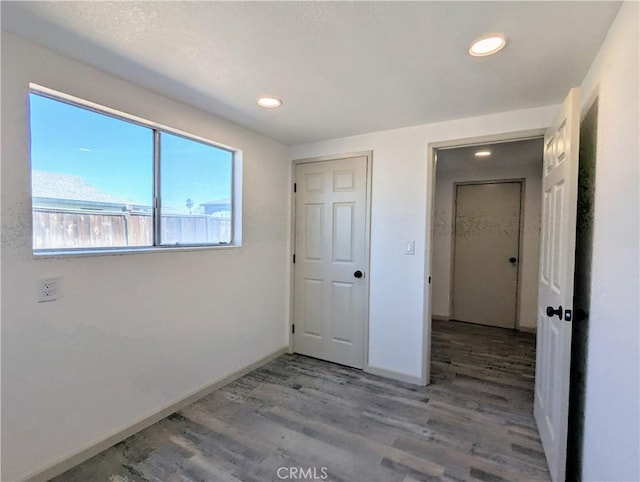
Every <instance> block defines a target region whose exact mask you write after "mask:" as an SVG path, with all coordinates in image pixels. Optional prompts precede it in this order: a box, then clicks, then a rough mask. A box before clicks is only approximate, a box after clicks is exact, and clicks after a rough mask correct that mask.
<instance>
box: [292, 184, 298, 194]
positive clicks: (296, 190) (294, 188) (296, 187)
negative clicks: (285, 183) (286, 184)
mask: <svg viewBox="0 0 640 482" xmlns="http://www.w3.org/2000/svg"><path fill="white" fill-rule="evenodd" d="M293 192H298V183H297V182H294V183H293Z"/></svg>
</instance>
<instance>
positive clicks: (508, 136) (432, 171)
mask: <svg viewBox="0 0 640 482" xmlns="http://www.w3.org/2000/svg"><path fill="white" fill-rule="evenodd" d="M546 130H547V128H546V127H542V128H539V129H527V130H521V131H511V132H509V131H507V132H501V133H497V134H488V135H484V136H476V137H463V138H453V139H446V140H440V141H433V142H427V179H426V183H427V209H426V211H427V216H426V220H425V221H426V222H425V238H424V239H425V253H424V264H425V266H424V273H425V277H426V278H428V279H431V276H432V272H431V271H432V270H431V267H432V266H433V218H434V216H433V210H434V206H435V192H436V163H437V161H438V155H437V151H438V149H447V148H454V147H467V146H474V145H478V144H491V143H497V142H512V141H524V140H527V139H534V138H540V137H544V134H545V132H546ZM431 286H432V284H431V282H428V283H425V284H424V287H425V288H424V296H423V299H424V309H423V312H424V320H423V333H424V337H425V340H424V343H423V351H422V384H423V385H428V384H429V383H430V381H431V306H432V288H431Z"/></svg>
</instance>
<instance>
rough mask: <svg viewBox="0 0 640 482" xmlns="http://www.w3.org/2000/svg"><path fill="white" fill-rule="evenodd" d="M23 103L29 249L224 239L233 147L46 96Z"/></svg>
mask: <svg viewBox="0 0 640 482" xmlns="http://www.w3.org/2000/svg"><path fill="white" fill-rule="evenodd" d="M60 95H62V94H60ZM29 100H30V121H31V188H32V205H33V249H34V252H35V253H47V252H60V251H63V250H65V251H67V250H80V251H87V250H100V251H101V250H107V249H120V250H122V249H127V250H128V249H131V250H133V249H140V248H149V247H170V246H174V247H175V246H212V245H213V246H219V245H226V244H232V243H233V171H234V162H235V154H236V152H235V151H233V150H230V149H226V148H222V147H218V146H216V145H214V144H213V143H208V142H206V141H202V140H199V139H195V138H193V137H190V136H188V135H184V134H181V133H180V134H178V133H174V132H169V130H168V129H163V128H158V127H157V126H155V125H152V124H151V123H149V124H145V123H144V122H138V121H132V120H129V119H126V118H125V116H124V114H122V115H118V114H116V113H113V112H110V111H108V110H107V109H104V110H102V109H101V108H96V107H95V106H91V107H87V106H84V105H81V104H80V102H81V101H77V100H75V99H73V100H68V99H67V98H64V99H63V98H60V97H58V96H56V95H55V94H53V93H51V92H49V91H48V90H47V91H39V90H32V91H31V93H30V98H29Z"/></svg>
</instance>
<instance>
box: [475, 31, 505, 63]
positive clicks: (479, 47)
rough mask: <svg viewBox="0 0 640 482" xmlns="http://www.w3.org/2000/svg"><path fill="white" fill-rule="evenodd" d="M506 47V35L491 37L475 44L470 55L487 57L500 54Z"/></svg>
mask: <svg viewBox="0 0 640 482" xmlns="http://www.w3.org/2000/svg"><path fill="white" fill-rule="evenodd" d="M505 45H507V39H506V38H505V37H504V35H495V34H494V35H489V36H487V37H483V38H481V39H479V40H476V41H475V42H473V44H471V47H469V55H473V56H474V57H485V56H487V55H492V54H495V53H496V52H499V51H500V50H502V49H503V48H504V46H505Z"/></svg>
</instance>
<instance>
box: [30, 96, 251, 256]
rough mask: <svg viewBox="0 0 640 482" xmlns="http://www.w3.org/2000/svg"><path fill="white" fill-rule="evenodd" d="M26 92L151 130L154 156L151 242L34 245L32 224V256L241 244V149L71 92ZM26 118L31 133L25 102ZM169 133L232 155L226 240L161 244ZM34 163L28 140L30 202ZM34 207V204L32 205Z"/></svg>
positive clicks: (199, 247) (205, 247) (173, 249)
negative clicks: (163, 171)
mask: <svg viewBox="0 0 640 482" xmlns="http://www.w3.org/2000/svg"><path fill="white" fill-rule="evenodd" d="M28 94H29V95H31V94H35V95H39V96H41V97H45V98H48V99H51V100H54V101H57V102H62V103H64V104H67V105H70V106H73V107H76V108H80V109H84V110H88V111H91V112H95V113H97V114H101V115H105V116H108V117H111V118H113V119H116V120H118V121H121V122H127V123H130V124H135V125H138V126H141V127H144V128H147V129H150V130H151V131H152V136H153V146H152V149H153V159H152V160H151V161H152V183H153V186H152V206H151V212H152V233H153V234H152V243H153V244H151V245H148V246H105V247H81V248H34V247H33V224H32V233H31V251H32V253H33V255H34V256H35V257H58V256H95V255H108V254H133V253H145V252H165V251H200V250H211V249H229V248H238V247H241V246H242V232H241V226H242V223H241V211H242V200H241V198H240V195H241V192H242V187H241V186H240V185H239V184H238V183H239V182H241V178H242V176H241V172H242V170H241V162H242V151H241V150H240V149H237V148H234V147H230V146H227V145H225V144H222V143H220V142H215V141H212V140H210V139H207V138H204V137H200V136H198V135H195V134H191V133H189V132H185V131H182V130H179V129H175V128H172V127H169V126H166V125H163V124H159V123H157V122H153V121H149V120H147V119H144V118H141V117H138V116H135V115H132V114H127V113H125V112H122V111H119V110H116V109H113V108H110V107H106V106H104V105H101V104H97V103H95V102H91V101H88V100H85V99H81V98H79V97H75V96H73V95H70V94H66V93H63V92H60V91H57V90H54V89H50V88H48V87H44V86H42V85H39V84H35V83H29V90H28ZM28 121H29V132H30V133H31V105H30V103H28ZM163 133H165V134H169V135H174V136H179V137H182V138H184V139H186V140H189V141H193V142H197V143H199V144H204V145H206V146H209V147H213V148H215V149H220V150H223V151H227V152H229V153H230V154H231V156H232V157H231V174H230V179H229V181H230V196H229V197H230V199H229V201H230V206H231V215H230V219H229V223H230V225H229V232H230V239H229V241H228V242H218V243H181V244H162V219H161V215H162V192H161V164H162V159H161V157H162V156H161V149H160V144H161V136H162V134H163ZM32 173H33V166H32V156H31V142H29V180H30V185H29V193H30V201H31V203H33V187H32V177H33V174H32ZM31 206H33V204H31ZM31 213H32V214H31V220H32V221H33V207H32V209H31Z"/></svg>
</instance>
